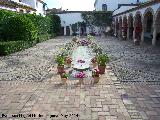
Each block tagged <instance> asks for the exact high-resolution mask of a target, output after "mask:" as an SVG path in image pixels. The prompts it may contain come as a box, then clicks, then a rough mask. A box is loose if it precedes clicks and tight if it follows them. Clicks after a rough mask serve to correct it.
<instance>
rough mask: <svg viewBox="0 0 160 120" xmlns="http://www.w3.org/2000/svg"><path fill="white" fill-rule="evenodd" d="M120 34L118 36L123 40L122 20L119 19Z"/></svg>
mask: <svg viewBox="0 0 160 120" xmlns="http://www.w3.org/2000/svg"><path fill="white" fill-rule="evenodd" d="M118 31H119V33H118V36H119V38H122V18H121V17H120V18H119V29H118Z"/></svg>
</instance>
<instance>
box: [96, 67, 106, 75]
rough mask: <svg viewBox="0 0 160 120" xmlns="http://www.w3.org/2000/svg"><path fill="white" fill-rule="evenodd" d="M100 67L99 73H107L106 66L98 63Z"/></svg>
mask: <svg viewBox="0 0 160 120" xmlns="http://www.w3.org/2000/svg"><path fill="white" fill-rule="evenodd" d="M98 69H99V73H100V74H104V73H105V69H106V66H99V65H98Z"/></svg>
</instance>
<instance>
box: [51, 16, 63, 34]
mask: <svg viewBox="0 0 160 120" xmlns="http://www.w3.org/2000/svg"><path fill="white" fill-rule="evenodd" d="M48 17H49V18H50V20H51V26H50V34H52V33H55V34H56V35H58V33H60V30H61V20H60V17H59V16H58V15H55V14H50V15H48Z"/></svg>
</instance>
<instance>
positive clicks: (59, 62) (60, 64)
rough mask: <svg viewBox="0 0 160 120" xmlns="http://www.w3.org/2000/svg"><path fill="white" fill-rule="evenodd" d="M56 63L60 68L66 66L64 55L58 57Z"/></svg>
mask: <svg viewBox="0 0 160 120" xmlns="http://www.w3.org/2000/svg"><path fill="white" fill-rule="evenodd" d="M56 62H57V64H58V66H62V65H64V62H65V58H64V56H63V55H57V57H56Z"/></svg>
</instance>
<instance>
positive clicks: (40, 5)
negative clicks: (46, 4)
mask: <svg viewBox="0 0 160 120" xmlns="http://www.w3.org/2000/svg"><path fill="white" fill-rule="evenodd" d="M37 3H38V4H37V6H36V10H37V11H36V14H37V15H39V14H41V15H43V16H44V13H45V11H44V9H43V4H42V3H41V2H39V1H37Z"/></svg>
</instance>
